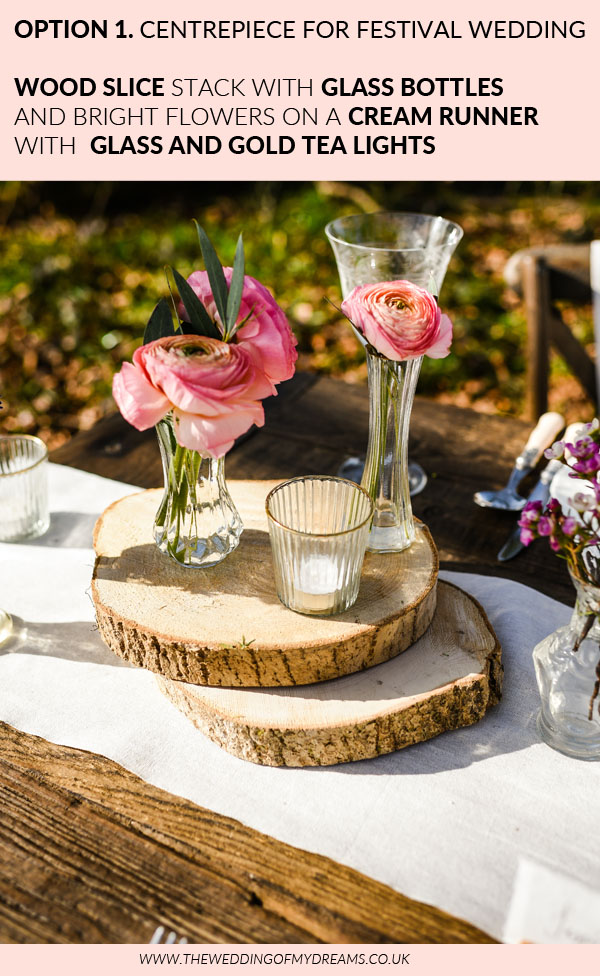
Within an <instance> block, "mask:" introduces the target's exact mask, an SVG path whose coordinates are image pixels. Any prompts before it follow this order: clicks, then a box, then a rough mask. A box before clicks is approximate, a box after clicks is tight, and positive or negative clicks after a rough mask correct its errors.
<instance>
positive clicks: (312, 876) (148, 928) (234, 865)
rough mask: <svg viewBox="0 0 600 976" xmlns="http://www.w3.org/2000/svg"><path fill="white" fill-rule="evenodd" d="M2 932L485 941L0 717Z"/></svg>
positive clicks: (18, 935) (2, 936)
mask: <svg viewBox="0 0 600 976" xmlns="http://www.w3.org/2000/svg"><path fill="white" fill-rule="evenodd" d="M0 730H1V741H2V752H1V755H0V791H1V794H2V817H1V819H0V941H3V942H20V943H21V942H79V943H94V942H112V943H136V942H145V941H148V939H149V938H150V935H151V934H152V932H153V930H154V928H155V926H156V925H157V924H158V923H159V922H161V923H164V924H165V925H167V926H169V927H170V928H173V929H174V930H176V931H178V932H180V933H182V934H185V935H186V936H187V937H188V938H189V940H190V941H193V942H198V943H203V942H206V943H211V942H234V943H235V942H241V943H247V942H274V943H279V942H282V943H284V942H288V943H296V942H298V943H302V942H309V943H311V942H329V943H347V942H356V943H360V942H368V943H370V942H391V943H401V942H441V943H450V942H467V943H472V942H491V941H493V940H491V939H490V938H489V937H488V936H486V935H485V934H484V933H482V932H480V931H479V930H478V929H476V928H474V927H473V926H471V925H468V924H467V923H465V922H462V921H460V920H458V919H453V918H452V917H451V916H448V915H446V914H445V913H444V912H440V911H438V910H437V909H435V908H432V907H429V906H427V905H422V904H420V903H418V902H413V901H412V900H411V899H409V898H405V897H404V896H403V895H399V894H397V893H395V892H393V891H392V890H391V889H389V888H387V887H386V886H385V885H381V884H378V883H377V882H375V881H372V880H370V879H369V878H366V877H364V876H363V875H360V874H358V872H356V871H352V870H350V869H349V868H345V867H343V866H342V865H338V864H336V863H335V862H333V861H331V860H329V859H328V858H325V857H320V856H317V855H313V854H308V853H306V852H304V851H300V850H297V849H296V848H292V847H289V846H288V845H286V844H282V843H280V842H278V841H275V840H273V839H272V838H269V837H265V836H264V835H262V834H259V833H258V832H257V831H254V830H250V829H249V828H247V827H244V826H243V825H241V824H239V823H238V822H236V821H234V820H230V819H229V818H227V817H222V816H219V815H218V814H215V813H212V812H211V811H209V810H204V809H202V808H201V807H197V806H195V805H194V804H193V803H190V802H188V801H186V800H182V799H180V798H178V797H174V796H172V795H170V794H168V793H165V792H163V791H162V790H158V789H156V788H154V787H152V786H149V785H148V784H147V783H144V782H143V781H142V780H140V779H138V778H137V777H136V776H134V775H133V774H132V773H129V772H127V771H126V770H124V769H122V768H121V767H120V766H118V765H117V764H116V763H114V762H111V761H110V760H108V759H103V758H102V757H100V756H96V755H93V754H90V753H87V752H83V751H80V750H75V749H68V748H66V747H64V746H58V745H54V744H52V743H49V742H45V741H44V740H43V739H39V738H37V737H35V736H29V735H25V734H24V733H21V732H17V731H16V730H15V729H12V728H10V726H7V725H1V724H0Z"/></svg>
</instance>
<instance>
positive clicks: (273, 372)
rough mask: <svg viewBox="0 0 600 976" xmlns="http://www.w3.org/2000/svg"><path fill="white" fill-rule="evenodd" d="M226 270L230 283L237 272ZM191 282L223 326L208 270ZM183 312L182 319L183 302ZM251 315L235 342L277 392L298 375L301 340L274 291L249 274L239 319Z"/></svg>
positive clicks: (200, 273)
mask: <svg viewBox="0 0 600 976" xmlns="http://www.w3.org/2000/svg"><path fill="white" fill-rule="evenodd" d="M223 271H224V273H225V280H226V281H227V284H228V285H229V283H230V282H231V275H232V273H233V271H232V269H231V268H223ZM187 282H188V285H189V286H190V288H191V289H192V290H193V291H194V292H195V293H196V295H197V296H198V298H199V299H200V301H201V302H202V304H203V305H204V307H205V308H206V310H207V312H208V314H209V315H210V317H211V318H212V319H213V321H215V322H218V323H219V326H221V325H222V323H221V322H220V319H219V315H218V312H217V309H216V306H215V302H214V298H213V294H212V290H211V287H210V282H209V280H208V274H207V273H206V271H194V272H193V273H192V274H191V275H190V276H189V278H188V280H187ZM179 312H180V315H181V316H182V318H185V314H186V313H185V309H184V308H183V305H181V306H180V308H179ZM250 313H251V314H250ZM248 315H250V318H249V319H248V321H247V322H246V324H245V325H244V326H242V328H241V329H239V330H238V331H237V332H236V333H235V338H234V341H235V342H236V343H237V345H238V346H241V347H242V348H243V349H246V350H247V352H248V353H249V354H250V356H251V357H252V360H253V361H254V363H255V365H256V366H257V367H258V368H259V369H261V370H262V371H263V373H264V374H265V376H266V377H267V379H268V380H269V381H270V382H271V384H272V388H271V393H276V392H277V391H276V390H275V386H274V385H275V383H282V382H283V380H289V379H290V377H292V376H293V375H294V369H295V362H296V359H297V358H298V353H297V352H296V343H297V340H296V338H295V336H294V333H293V332H292V330H291V328H290V325H289V322H288V320H287V318H286V316H285V313H284V312H283V310H282V309H281V308H280V307H279V305H278V304H277V302H276V301H275V299H274V298H273V296H272V295H271V293H270V292H269V291H268V290H267V289H266V288H265V286H264V285H261V283H260V281H257V280H256V278H251V277H250V276H249V275H246V276H245V278H244V290H243V292H242V301H241V304H240V311H239V315H238V322H242V321H243V320H244V319H245V318H246V316H248Z"/></svg>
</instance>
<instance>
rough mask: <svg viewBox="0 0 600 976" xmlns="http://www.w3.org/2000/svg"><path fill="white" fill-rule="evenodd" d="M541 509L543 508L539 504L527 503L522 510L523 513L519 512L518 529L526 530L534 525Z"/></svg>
mask: <svg viewBox="0 0 600 976" xmlns="http://www.w3.org/2000/svg"><path fill="white" fill-rule="evenodd" d="M543 509H544V506H543V505H542V503H541V502H527V504H526V505H525V507H524V508H523V511H522V512H521V518H520V519H519V525H520V527H521V528H522V529H528V528H530V527H531V526H532V525H536V524H537V521H538V519H539V518H540V516H541V514H542V511H543Z"/></svg>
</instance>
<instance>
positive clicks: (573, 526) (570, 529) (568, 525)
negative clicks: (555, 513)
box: [561, 518, 579, 535]
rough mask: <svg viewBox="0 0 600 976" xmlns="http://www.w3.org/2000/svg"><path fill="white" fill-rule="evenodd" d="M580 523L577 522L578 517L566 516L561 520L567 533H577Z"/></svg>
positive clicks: (562, 527)
mask: <svg viewBox="0 0 600 976" xmlns="http://www.w3.org/2000/svg"><path fill="white" fill-rule="evenodd" d="M578 525H579V523H578V522H577V519H574V518H565V519H563V520H562V522H561V529H562V530H563V532H564V534H565V535H575V533H576V532H577V528H578Z"/></svg>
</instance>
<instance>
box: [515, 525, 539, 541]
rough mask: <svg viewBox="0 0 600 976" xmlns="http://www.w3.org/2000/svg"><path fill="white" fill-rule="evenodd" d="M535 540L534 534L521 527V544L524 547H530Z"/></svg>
mask: <svg viewBox="0 0 600 976" xmlns="http://www.w3.org/2000/svg"><path fill="white" fill-rule="evenodd" d="M520 524H521V523H519V525H520ZM535 538H536V536H535V533H534V532H532V531H531V529H525V528H523V527H522V526H521V542H522V543H523V545H524V546H530V545H531V543H532V542H533V541H534V540H535Z"/></svg>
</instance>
